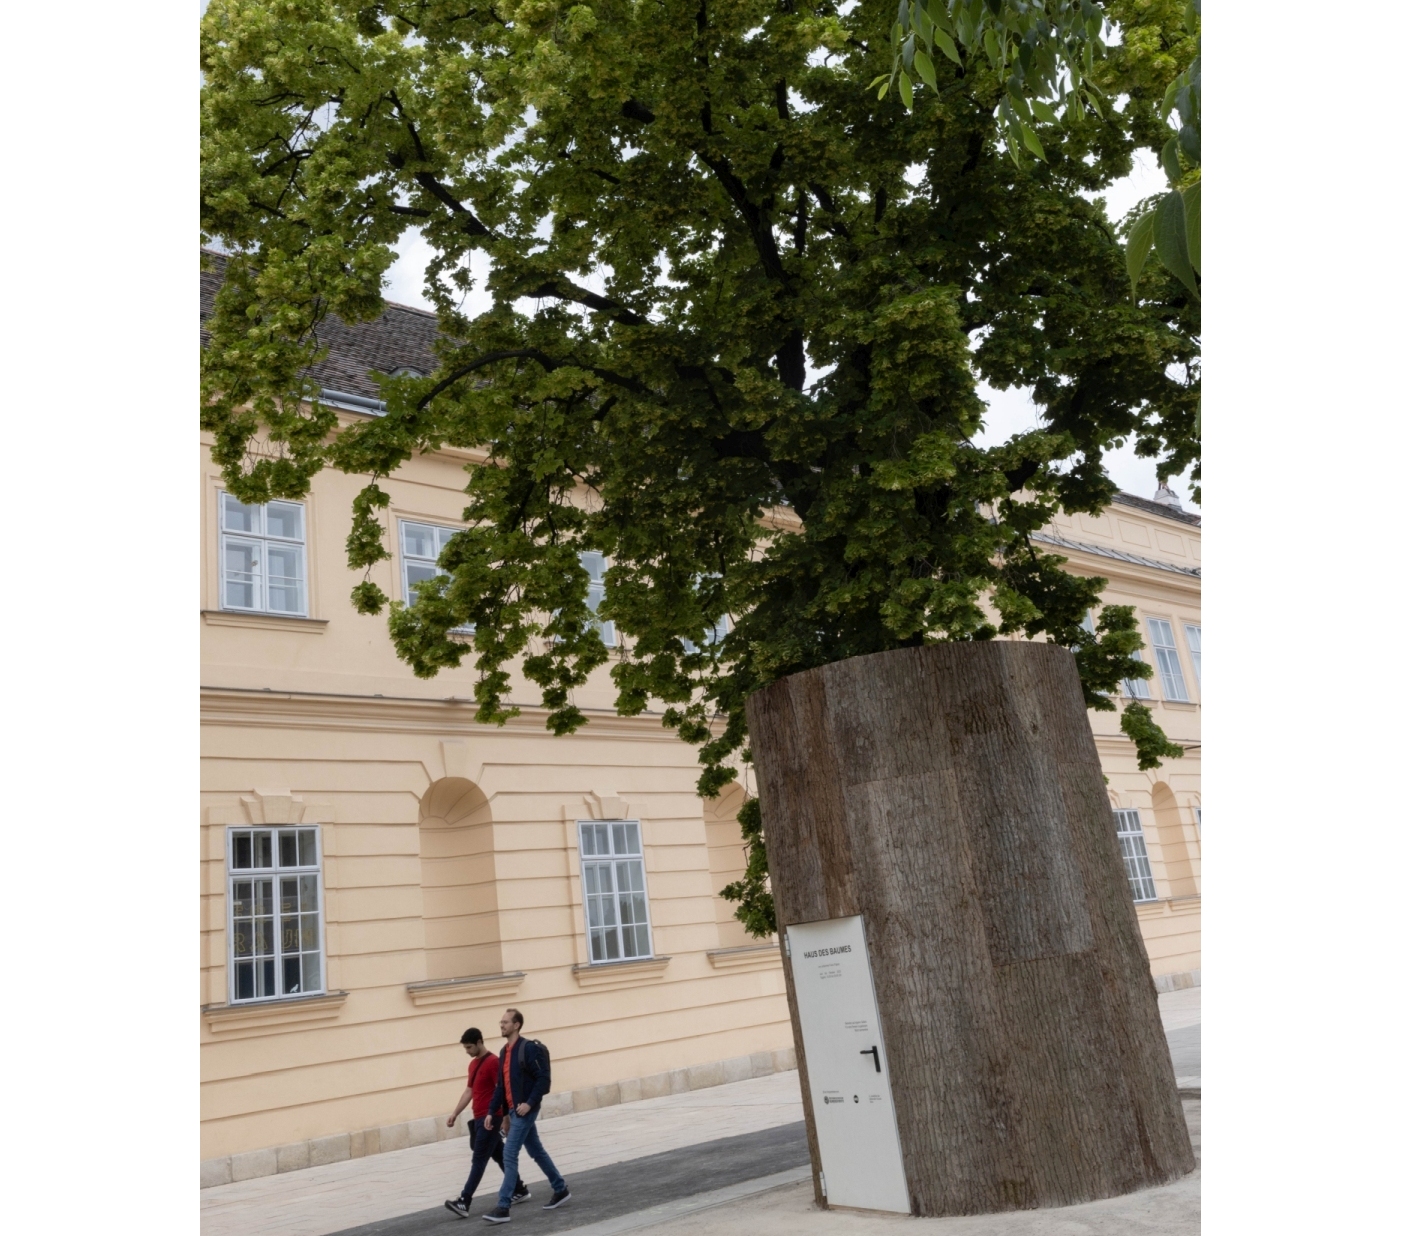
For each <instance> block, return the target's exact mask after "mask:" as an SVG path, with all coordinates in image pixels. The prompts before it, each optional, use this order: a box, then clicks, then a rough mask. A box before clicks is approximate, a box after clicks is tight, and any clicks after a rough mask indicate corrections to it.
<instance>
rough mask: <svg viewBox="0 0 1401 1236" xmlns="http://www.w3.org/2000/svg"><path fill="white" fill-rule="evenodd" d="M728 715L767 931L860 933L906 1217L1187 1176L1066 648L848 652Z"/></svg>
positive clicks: (1180, 1131) (1138, 942) (806, 1101)
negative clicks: (854, 919) (759, 822)
mask: <svg viewBox="0 0 1401 1236" xmlns="http://www.w3.org/2000/svg"><path fill="white" fill-rule="evenodd" d="M748 716H749V726H750V730H751V733H752V740H753V752H754V762H755V767H756V771H757V773H758V780H759V797H760V801H761V802H762V804H763V813H764V834H765V838H766V841H767V844H768V852H769V869H770V875H771V880H772V885H773V894H774V902H775V906H776V908H777V915H778V924H779V930H780V932H783V931H784V930H785V929H786V928H787V927H788V926H789V925H790V924H794V923H807V922H815V921H820V920H825V919H833V918H842V917H846V916H849V915H855V914H860V915H863V916H864V918H865V924H866V936H867V940H868V944H869V951H870V956H871V969H872V978H873V981H874V985H875V992H876V999H877V1002H878V1004H879V1008H880V1016H881V1020H882V1023H883V1026H884V1033H885V1040H886V1048H887V1051H888V1053H889V1058H890V1064H889V1068H890V1083H891V1086H892V1088H893V1099H894V1107H895V1114H896V1121H897V1124H898V1127H899V1133H900V1142H901V1149H902V1152H903V1155H904V1166H905V1175H906V1179H907V1182H908V1185H909V1193H910V1200H911V1206H912V1209H913V1212H914V1213H915V1214H923V1215H952V1214H977V1213H983V1212H987V1211H997V1210H1012V1209H1022V1208H1029V1207H1035V1206H1057V1205H1068V1204H1071V1203H1075V1202H1083V1201H1088V1200H1091V1199H1093V1198H1099V1197H1111V1196H1115V1195H1117V1194H1122V1193H1127V1192H1130V1191H1132V1190H1135V1189H1141V1188H1144V1187H1145V1186H1148V1185H1155V1184H1161V1183H1163V1182H1165V1181H1169V1180H1173V1179H1175V1178H1176V1177H1178V1176H1181V1175H1183V1174H1185V1173H1187V1172H1190V1171H1192V1170H1193V1168H1194V1167H1195V1160H1194V1158H1193V1154H1192V1147H1191V1143H1190V1142H1189V1140H1188V1136H1187V1128H1186V1124H1185V1122H1184V1120H1183V1116H1182V1107H1181V1104H1180V1102H1179V1100H1178V1096H1177V1087H1176V1082H1175V1080H1174V1077H1173V1069H1172V1062H1171V1060H1170V1058H1169V1056H1168V1049H1167V1040H1166V1039H1165V1037H1164V1035H1163V1030H1162V1025H1161V1023H1160V1021H1159V1019H1158V1006H1157V998H1156V993H1155V991H1154V987H1153V981H1152V978H1151V976H1150V974H1149V970H1148V956H1147V953H1146V952H1145V950H1144V947H1143V941H1142V939H1141V937H1140V935H1139V931H1138V924H1137V921H1136V917H1135V914H1134V908H1133V902H1132V898H1131V894H1130V891H1129V885H1128V880H1127V878H1126V876H1125V872H1124V866H1123V861H1122V859H1121V857H1120V854H1119V850H1118V847H1117V845H1116V842H1115V835H1114V824H1113V818H1112V816H1111V814H1110V806H1109V800H1108V796H1107V794H1106V792H1105V786H1104V778H1103V774H1102V772H1101V770H1100V763H1099V756H1098V754H1097V752H1096V750H1095V745H1094V739H1093V737H1092V735H1091V732H1090V726H1089V721H1088V718H1087V716H1086V713H1085V705H1084V701H1083V698H1082V696H1081V693H1080V685H1079V679H1078V676H1077V674H1076V669H1075V662H1074V658H1073V657H1072V656H1071V655H1070V653H1069V652H1067V651H1065V650H1064V649H1061V648H1056V647H1052V646H1050V645H1047V644H1038V643H1021V642H1016V643H1011V642H1001V641H998V642H989V643H977V644H939V645H934V646H930V647H924V648H909V649H901V650H899V651H895V652H886V653H878V654H876V655H874V656H866V657H857V658H854V659H851V660H847V661H838V662H835V663H833V664H831V665H826V666H823V667H822V668H820V669H815V670H810V671H806V672H804V673H801V674H795V675H793V676H792V677H790V678H785V679H783V680H781V681H779V682H777V683H775V684H773V685H772V686H770V687H767V688H765V689H764V690H762V691H760V692H758V693H757V694H756V695H754V696H753V697H752V698H751V699H750V701H749V705H748ZM784 967H785V970H786V971H787V979H788V1000H789V1008H790V1012H791V1013H792V1016H793V1025H794V1034H795V1036H796V1037H797V1039H798V1059H799V1067H800V1071H801V1074H802V1082H803V1106H804V1110H805V1112H806V1114H807V1123H808V1140H809V1144H810V1147H811V1150H812V1154H813V1176H814V1187H815V1188H816V1182H817V1173H818V1171H819V1169H820V1167H821V1162H820V1149H819V1147H818V1145H817V1137H816V1132H815V1125H814V1121H813V1110H812V1098H811V1095H810V1093H809V1090H808V1077H807V1067H806V1060H805V1057H804V1055H803V1046H802V1034H801V1027H800V1024H799V1019H798V1010H797V1004H796V998H795V994H794V987H793V974H792V961H791V959H790V958H787V957H785V959H784ZM820 1200H821V1197H820V1194H819V1201H820Z"/></svg>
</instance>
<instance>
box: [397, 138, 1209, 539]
mask: <svg viewBox="0 0 1401 1236" xmlns="http://www.w3.org/2000/svg"><path fill="white" fill-rule="evenodd" d="M1166 187H1167V184H1166V181H1165V180H1164V179H1163V173H1162V170H1161V169H1160V168H1159V167H1158V162H1157V159H1156V158H1155V157H1154V156H1153V155H1152V154H1149V153H1147V152H1144V151H1140V152H1139V155H1138V159H1137V161H1136V162H1135V166H1134V170H1133V172H1132V173H1131V174H1130V175H1129V176H1126V177H1125V178H1124V179H1123V180H1120V181H1117V182H1116V183H1115V184H1114V185H1113V186H1112V187H1111V189H1110V191H1109V192H1108V193H1107V194H1106V195H1105V205H1106V207H1107V208H1108V211H1109V217H1110V218H1111V219H1113V220H1115V221H1116V222H1117V221H1118V220H1119V219H1122V218H1123V216H1124V215H1125V214H1126V213H1127V212H1128V211H1129V209H1130V208H1131V207H1132V206H1133V205H1134V204H1135V203H1136V202H1139V201H1141V200H1142V199H1143V198H1145V197H1147V196H1148V194H1150V193H1158V192H1161V191H1162V190H1163V189H1165V188H1166ZM431 257H432V251H431V250H430V249H429V247H428V246H427V245H426V244H425V243H424V242H423V241H422V240H421V239H419V237H418V234H417V232H411V233H406V234H405V236H404V238H403V242H402V249H401V252H400V255H399V260H398V261H397V262H395V263H394V265H393V266H392V267H390V269H389V287H388V290H387V295H388V297H389V299H390V300H395V301H398V302H399V303H400V304H403V305H418V306H421V307H422V308H425V309H431V308H432V305H430V304H429V303H428V302H427V301H426V300H425V299H424V296H423V271H424V268H425V267H426V266H427V265H428V261H429V259H430V258H431ZM472 260H473V262H474V263H476V264H477V265H476V266H474V272H475V273H476V274H477V275H479V276H484V275H485V273H486V263H485V259H484V258H483V256H482V255H481V254H475V255H473V259H472ZM484 283H485V278H484V277H483V278H479V279H478V282H477V287H476V288H475V289H474V290H473V291H472V292H471V293H470V294H469V295H468V297H467V301H466V307H467V309H468V310H469V311H475V312H481V311H482V310H484V309H486V308H487V307H489V305H490V303H491V302H490V298H489V297H488V296H487V295H486V294H485V293H484V292H483V290H482V285H483V284H484ZM979 393H980V394H981V395H982V397H983V399H984V400H985V401H986V403H987V405H988V411H987V418H986V421H985V422H984V429H983V432H982V433H981V434H979V435H978V438H977V441H978V443H979V444H980V445H982V444H989V445H990V444H993V443H997V442H1005V441H1006V440H1007V439H1008V438H1009V437H1011V436H1012V434H1014V433H1019V432H1021V431H1023V430H1026V429H1030V428H1032V427H1033V426H1034V425H1035V424H1036V405H1035V404H1033V403H1032V402H1031V399H1030V397H1029V394H1028V392H1027V391H1026V390H1024V389H1021V388H1013V389H1012V390H1006V391H995V390H993V389H992V388H991V387H990V386H986V385H985V386H983V387H981V388H980V390H979ZM1107 460H1108V464H1109V475H1110V476H1111V477H1113V478H1114V482H1115V483H1116V484H1117V485H1118V486H1119V488H1120V489H1122V490H1124V491H1126V492H1127V493H1131V494H1138V495H1139V496H1141V497H1144V498H1151V497H1152V496H1153V494H1154V492H1155V491H1156V490H1157V488H1158V481H1157V476H1156V469H1155V465H1154V461H1153V460H1151V459H1140V458H1139V457H1138V456H1136V455H1135V454H1134V453H1133V443H1132V442H1130V443H1128V444H1126V445H1125V446H1123V447H1122V448H1121V449H1119V450H1117V451H1113V452H1111V453H1110V454H1109V455H1108V456H1107ZM1172 488H1173V489H1174V490H1176V491H1177V494H1178V496H1179V497H1180V498H1181V500H1182V505H1183V506H1184V507H1185V508H1186V509H1187V510H1191V511H1196V510H1198V508H1197V507H1196V506H1195V505H1194V504H1193V503H1192V502H1191V501H1190V500H1189V499H1188V497H1187V485H1186V483H1185V480H1184V479H1183V478H1180V477H1179V478H1176V479H1175V480H1174V481H1173V482H1172Z"/></svg>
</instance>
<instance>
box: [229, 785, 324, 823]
mask: <svg viewBox="0 0 1401 1236" xmlns="http://www.w3.org/2000/svg"><path fill="white" fill-rule="evenodd" d="M239 801H240V802H241V803H242V804H243V809H244V811H245V812H247V814H248V822H249V823H250V824H300V823H301V822H302V817H303V816H304V815H305V814H306V803H305V802H304V801H302V799H301V798H299V797H298V796H297V795H295V794H293V793H292V791H291V790H254V791H253V794H252V796H251V797H250V796H248V795H242V796H240V798H239ZM308 823H310V821H308Z"/></svg>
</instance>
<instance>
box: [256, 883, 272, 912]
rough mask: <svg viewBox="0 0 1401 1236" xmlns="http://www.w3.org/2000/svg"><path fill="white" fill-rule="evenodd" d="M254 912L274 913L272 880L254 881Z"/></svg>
mask: <svg viewBox="0 0 1401 1236" xmlns="http://www.w3.org/2000/svg"><path fill="white" fill-rule="evenodd" d="M253 913H254V914H258V915H268V916H270V915H271V914H272V881H271V880H254V881H253Z"/></svg>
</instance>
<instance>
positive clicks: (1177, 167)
mask: <svg viewBox="0 0 1401 1236" xmlns="http://www.w3.org/2000/svg"><path fill="white" fill-rule="evenodd" d="M1158 162H1160V163H1161V164H1162V165H1163V171H1164V172H1165V173H1167V178H1168V184H1170V185H1175V184H1176V183H1177V182H1178V181H1179V180H1181V179H1182V164H1181V163H1179V162H1178V161H1177V138H1175V137H1170V138H1168V139H1167V141H1165V142H1164V143H1163V148H1162V150H1160V151H1159V152H1158Z"/></svg>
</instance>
